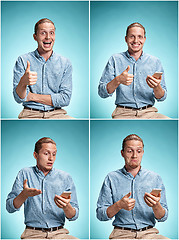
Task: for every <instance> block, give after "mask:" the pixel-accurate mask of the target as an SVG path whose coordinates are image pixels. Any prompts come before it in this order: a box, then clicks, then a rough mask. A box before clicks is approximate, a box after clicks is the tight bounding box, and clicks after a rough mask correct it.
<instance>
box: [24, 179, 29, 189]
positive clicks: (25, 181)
mask: <svg viewBox="0 0 179 240" xmlns="http://www.w3.org/2000/svg"><path fill="white" fill-rule="evenodd" d="M23 187H24V188H25V187H26V188H27V187H28V185H27V179H25V180H24V183H23Z"/></svg>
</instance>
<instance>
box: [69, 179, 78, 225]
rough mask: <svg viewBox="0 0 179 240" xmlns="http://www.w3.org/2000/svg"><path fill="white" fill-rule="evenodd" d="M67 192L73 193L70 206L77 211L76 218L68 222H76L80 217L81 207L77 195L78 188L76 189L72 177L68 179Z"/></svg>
mask: <svg viewBox="0 0 179 240" xmlns="http://www.w3.org/2000/svg"><path fill="white" fill-rule="evenodd" d="M67 191H71V192H72V193H71V201H70V204H71V206H72V207H73V208H74V209H75V211H76V213H75V216H74V217H72V218H68V220H69V221H75V220H76V219H77V218H78V216H79V206H78V200H77V195H76V188H75V185H74V182H73V180H72V178H71V177H70V176H69V177H68V189H67Z"/></svg>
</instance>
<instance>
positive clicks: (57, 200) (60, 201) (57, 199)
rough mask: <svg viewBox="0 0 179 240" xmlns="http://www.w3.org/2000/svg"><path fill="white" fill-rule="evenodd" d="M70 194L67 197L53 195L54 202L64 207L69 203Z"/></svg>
mask: <svg viewBox="0 0 179 240" xmlns="http://www.w3.org/2000/svg"><path fill="white" fill-rule="evenodd" d="M70 200H71V196H70V197H69V198H64V197H62V196H58V195H55V197H54V202H55V204H56V205H57V206H58V207H59V208H63V209H64V208H66V207H67V206H68V204H69V203H70Z"/></svg>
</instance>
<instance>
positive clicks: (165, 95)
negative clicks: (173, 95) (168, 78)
mask: <svg viewBox="0 0 179 240" xmlns="http://www.w3.org/2000/svg"><path fill="white" fill-rule="evenodd" d="M163 90H164V92H165V93H164V95H163V97H161V98H159V99H158V98H156V97H155V99H156V100H157V101H158V102H162V101H164V100H165V99H166V97H167V92H166V90H165V89H163Z"/></svg>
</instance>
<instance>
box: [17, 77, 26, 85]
mask: <svg viewBox="0 0 179 240" xmlns="http://www.w3.org/2000/svg"><path fill="white" fill-rule="evenodd" d="M19 84H20V85H21V87H23V88H26V87H27V84H26V83H25V81H24V76H22V77H21V79H20V82H19Z"/></svg>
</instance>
